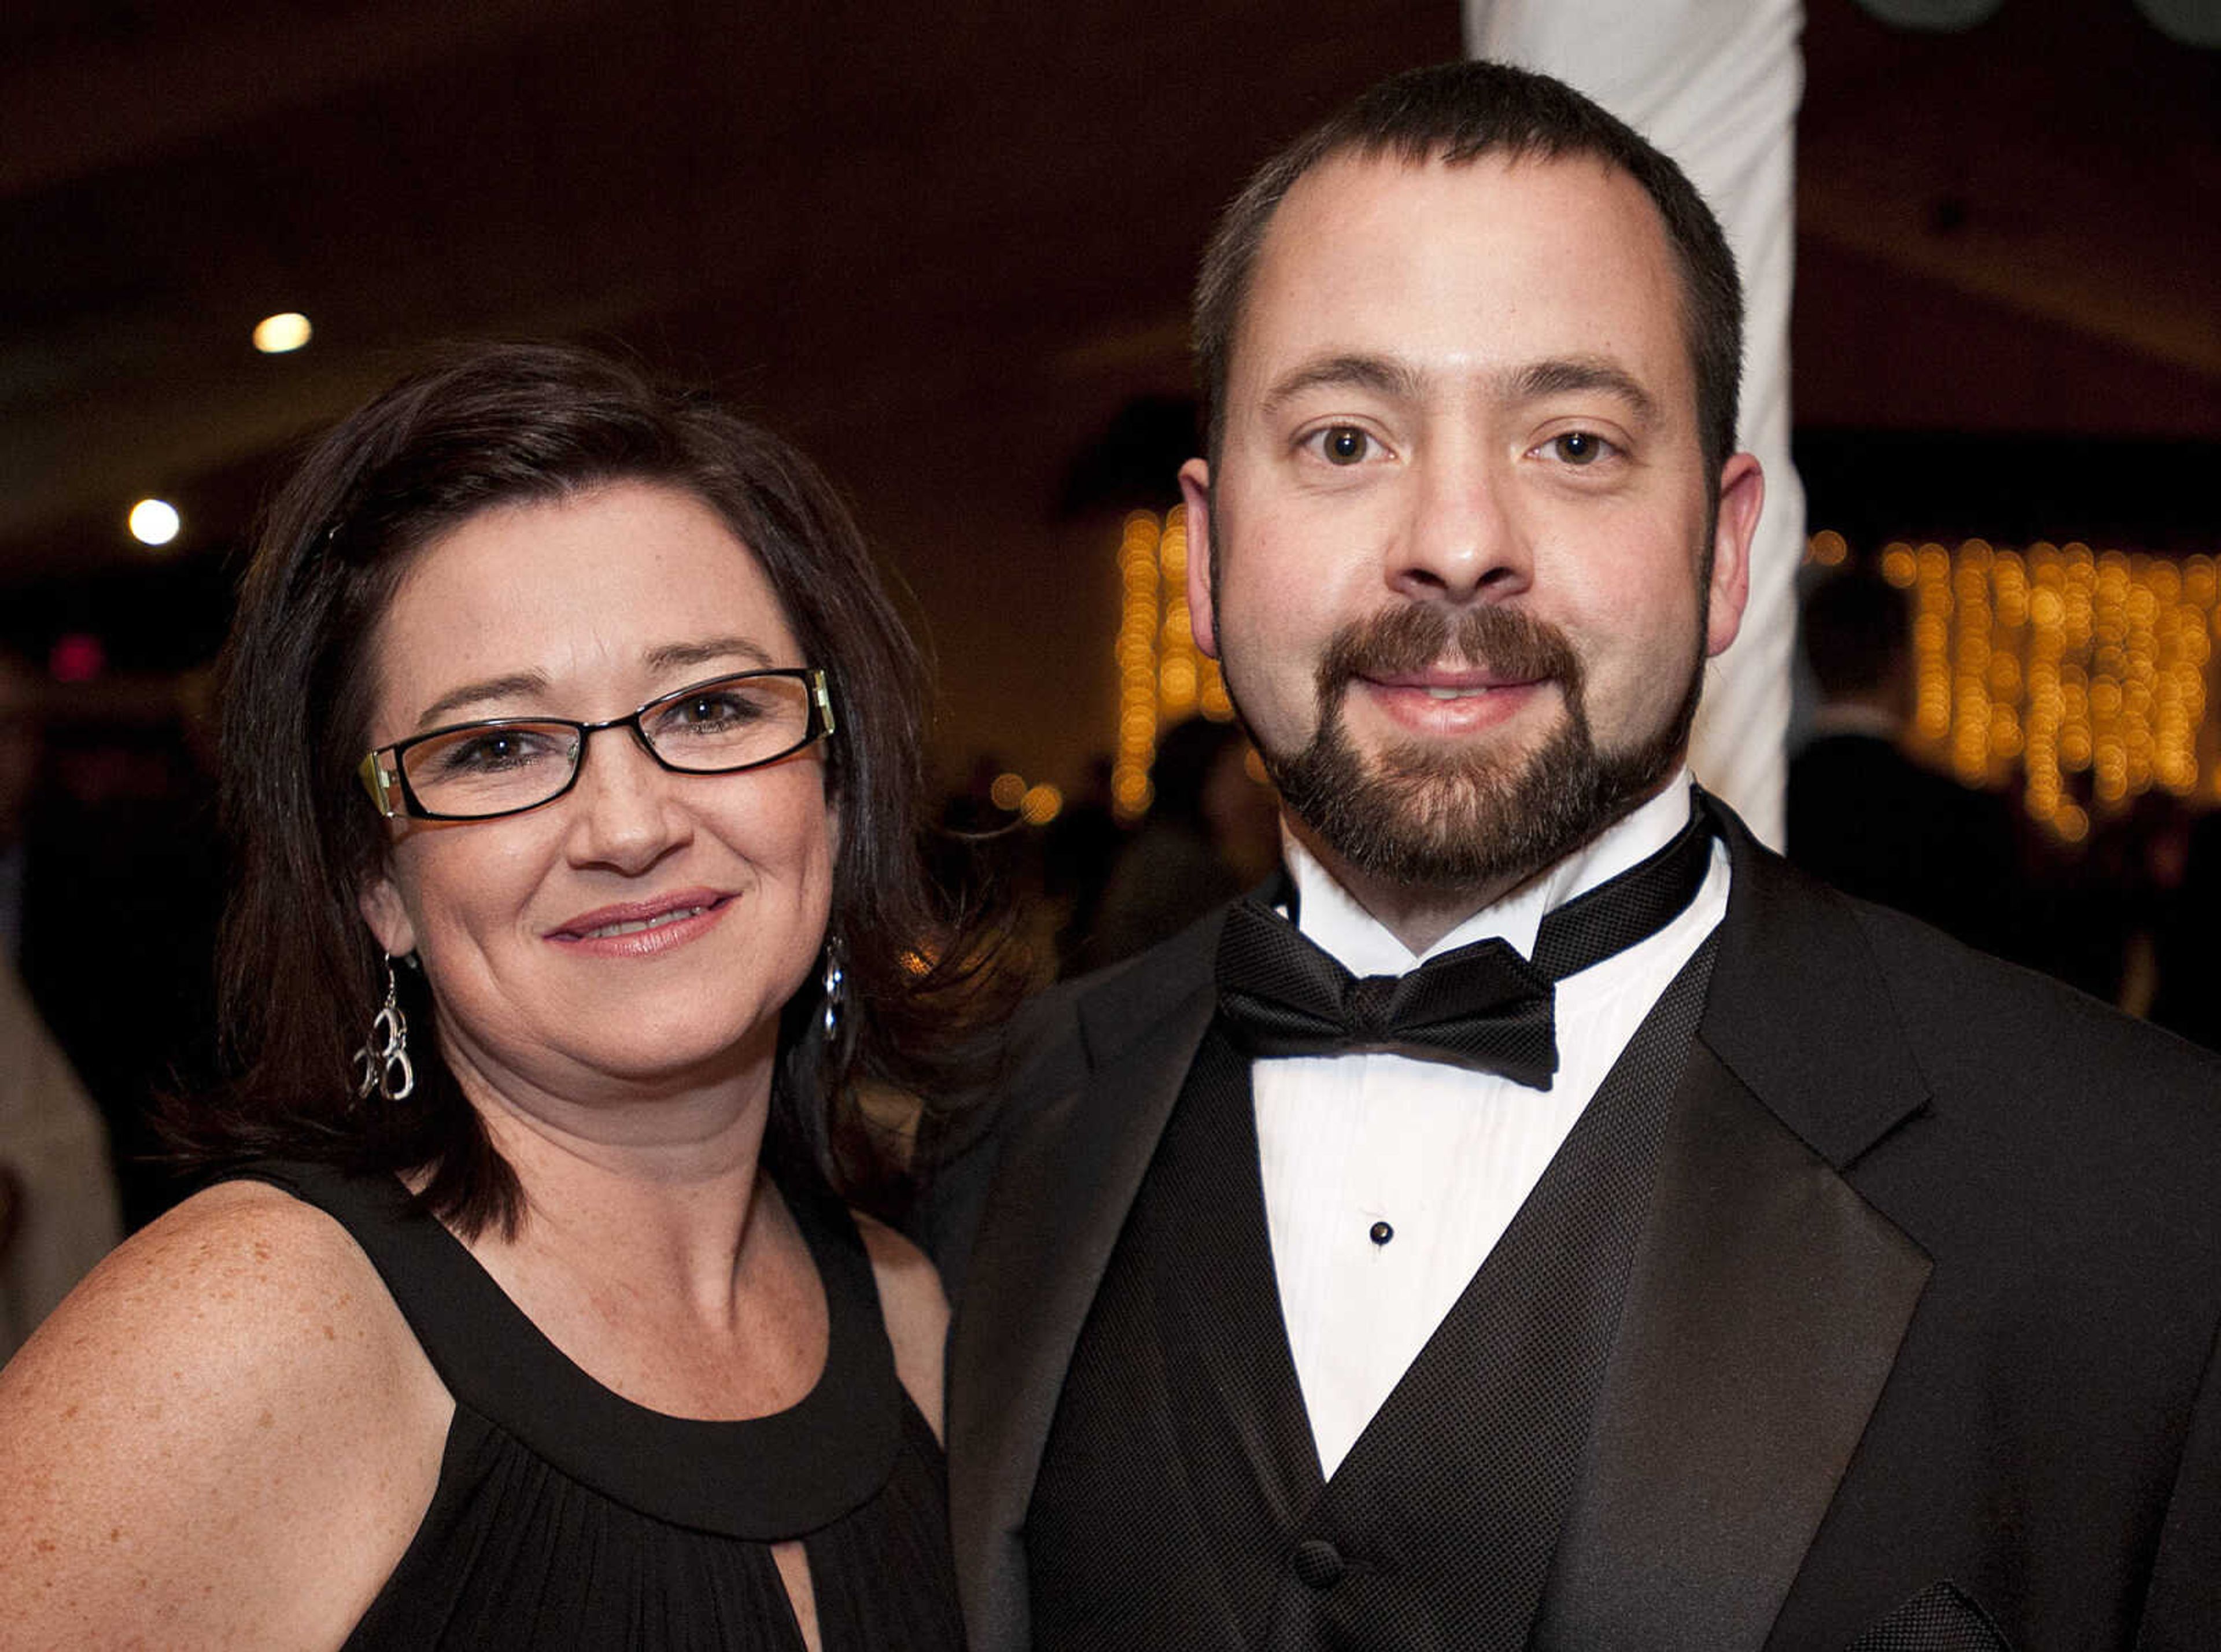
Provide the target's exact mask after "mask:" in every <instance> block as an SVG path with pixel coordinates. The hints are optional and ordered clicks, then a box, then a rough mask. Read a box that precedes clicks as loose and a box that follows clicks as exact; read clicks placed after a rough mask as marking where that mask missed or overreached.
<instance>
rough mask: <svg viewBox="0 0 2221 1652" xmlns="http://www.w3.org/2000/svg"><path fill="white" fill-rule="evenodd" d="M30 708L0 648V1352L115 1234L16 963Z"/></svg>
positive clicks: (101, 1159) (86, 1130)
mask: <svg viewBox="0 0 2221 1652" xmlns="http://www.w3.org/2000/svg"><path fill="white" fill-rule="evenodd" d="M40 716H41V704H40V695H39V679H38V676H37V673H34V671H33V670H32V669H31V666H30V664H29V662H28V660H23V659H22V658H20V657H19V656H17V655H16V654H13V653H11V652H9V651H6V650H4V649H0V1361H4V1360H6V1359H7V1358H8V1357H9V1355H12V1354H14V1353H15V1351H16V1349H17V1348H19V1347H20V1346H22V1342H23V1340H24V1338H26V1337H27V1336H29V1335H30V1334H31V1332H32V1331H33V1330H35V1329H36V1328H37V1326H38V1324H39V1323H40V1321H41V1320H42V1319H44V1318H45V1317H47V1314H48V1313H49V1312H50V1311H53V1306H54V1305H55V1304H56V1303H58V1302H59V1301H60V1300H61V1299H62V1298H63V1297H64V1296H66V1294H67V1293H68V1292H69V1289H70V1287H71V1286H73V1285H75V1284H76V1283H77V1282H78V1280H80V1279H82V1278H83V1277H84V1275H85V1273H87V1272H88V1271H89V1270H90V1269H91V1267H92V1265H93V1264H94V1263H95V1262H97V1261H99V1260H100V1259H101V1258H102V1257H103V1255H107V1253H108V1251H109V1248H110V1247H112V1246H113V1245H114V1244H115V1243H116V1240H117V1239H119V1238H120V1237H122V1224H121V1222H120V1220H119V1217H118V1215H117V1211H116V1184H115V1180H114V1178H113V1177H112V1176H111V1175H110V1174H109V1162H108V1132H107V1130H106V1129H104V1128H103V1125H102V1123H101V1118H100V1113H99V1111H98V1109H97V1108H96V1107H95V1106H94V1105H93V1103H92V1098H91V1097H90V1096H88V1095H87V1094H86V1093H85V1091H84V1086H83V1085H82V1084H80V1083H78V1076H77V1073H76V1072H75V1071H74V1070H73V1069H72V1067H71V1066H70V1064H69V1061H68V1060H67V1058H66V1057H65V1056H64V1055H63V1054H62V1052H61V1050H60V1048H59V1046H58V1045H57V1044H56V1043H55V1042H54V1041H53V1037H52V1036H51V1035H50V1034H49V1033H48V1032H47V1027H46V1023H44V1022H42V1021H41V1019H40V1018H39V1014H38V1011H37V1010H36V1009H34V1007H33V1005H32V1004H31V1000H30V998H29V996H28V994H27V993H26V992H24V990H23V984H22V979H21V977H20V976H19V975H18V974H17V973H16V966H17V961H18V960H19V958H20V957H21V953H22V915H23V892H24V886H25V884H26V881H27V879H28V875H29V872H30V866H29V854H28V848H27V846H26V843H25V825H26V822H27V820H28V815H29V811H30V804H31V793H32V789H33V787H34V785H36V784H37V780H38V775H39V752H40V744H41V742H40Z"/></svg>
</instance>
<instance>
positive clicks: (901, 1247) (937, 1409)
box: [855, 1211, 948, 1435]
mask: <svg viewBox="0 0 2221 1652" xmlns="http://www.w3.org/2000/svg"><path fill="white" fill-rule="evenodd" d="M855 1214H856V1229H857V1231H858V1232H860V1233H861V1234H862V1235H863V1236H864V1249H865V1251H866V1253H867V1255H869V1256H870V1257H871V1259H872V1273H873V1277H874V1278H875V1279H876V1280H878V1281H879V1312H880V1314H881V1315H882V1317H885V1320H886V1322H887V1340H888V1341H889V1342H892V1343H893V1344H894V1350H895V1372H896V1374H897V1375H898V1376H899V1377H901V1379H902V1384H903V1386H904V1387H905V1388H907V1389H909V1390H910V1398H911V1399H914V1400H916V1401H917V1408H918V1410H920V1411H923V1412H924V1413H925V1420H926V1421H927V1422H929V1423H930V1424H933V1431H934V1433H935V1434H936V1435H938V1434H939V1433H940V1432H941V1361H942V1348H943V1345H944V1344H945V1343H946V1342H948V1298H947V1297H946V1296H945V1295H943V1294H942V1289H941V1275H940V1273H938V1272H936V1271H935V1268H934V1266H933V1263H932V1262H931V1261H929V1260H928V1258H927V1256H926V1254H925V1253H924V1252H923V1251H922V1250H920V1249H919V1248H917V1246H916V1245H914V1244H912V1243H911V1242H910V1241H909V1240H907V1239H905V1238H904V1237H903V1236H902V1235H900V1234H898V1233H897V1232H896V1231H895V1230H893V1229H892V1228H891V1227H889V1226H888V1225H887V1224H886V1223H884V1222H881V1221H879V1219H878V1218H877V1217H871V1216H867V1215H866V1214H864V1212H862V1211H857V1212H856V1213H855Z"/></svg>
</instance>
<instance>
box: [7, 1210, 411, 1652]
mask: <svg viewBox="0 0 2221 1652" xmlns="http://www.w3.org/2000/svg"><path fill="white" fill-rule="evenodd" d="M453 1411H454V1406H453V1403H452V1401H451V1400H450V1399H448V1396H447V1392H446V1391H445V1390H444V1389H443V1388H442V1387H441V1384H440V1382H439V1380H438V1378H437V1376H436V1375H435V1374H434V1373H433V1371H432V1368H431V1367H430V1364H429V1362H428V1361H426V1360H425V1358H424V1355H423V1353H422V1350H421V1349H418V1348H417V1346H416V1340H415V1338H414V1337H413V1336H410V1332H409V1329H408V1326H407V1324H406V1323H405V1322H404V1320H403V1319H402V1317H401V1314H400V1311H399V1310H398V1309H397V1308H396V1307H395V1305H394V1304H393V1300H392V1298H391V1297H390V1296H389V1295H388V1294H387V1292H386V1291H385V1286H384V1285H383V1284H382V1283H381V1282H380V1281H379V1277H378V1274H377V1272H376V1270H375V1269H374V1268H372V1266H371V1264H370V1261H369V1260H368V1259H367V1258H366V1256H364V1255H363V1254H362V1252H361V1251H360V1249H358V1248H356V1246H355V1244H354V1242H353V1240H352V1239H350V1238H349V1237H348V1236H347V1234H346V1232H345V1231H344V1230H342V1229H341V1227H340V1226H339V1225H338V1224H337V1223H335V1222H334V1221H332V1220H331V1218H330V1217H327V1216H325V1215H324V1214H323V1213H322V1212H321V1211H316V1210H314V1209H312V1208H311V1207H310V1206H309V1205H303V1204H302V1203H300V1202H299V1201H297V1200H296V1199H294V1198H291V1196H290V1195H288V1194H285V1193H284V1192H279V1191H278V1190H277V1189H276V1188H273V1187H268V1186H261V1185H260V1184H253V1183H243V1182H242V1183H230V1184H226V1185H224V1186H218V1187H215V1188H211V1189H210V1190H209V1191H207V1192H203V1193H201V1194H198V1195H196V1196H195V1197H194V1198H191V1199H189V1200H187V1201H186V1202H185V1204H184V1205H180V1206H178V1208H177V1209H176V1210H174V1211H171V1212H170V1213H169V1214H167V1215H166V1216H165V1217H162V1218H161V1219H160V1221H158V1222H156V1223H153V1225H152V1226H151V1227H149V1228H147V1230H146V1231H144V1232H143V1233H141V1234H139V1235H138V1236H135V1237H134V1238H133V1239H131V1240H130V1241H129V1242H127V1243H126V1244H124V1245H123V1246H122V1248H119V1249H118V1250H117V1251H116V1253H115V1254H114V1255H110V1256H109V1258H108V1259H107V1261H103V1263H102V1264H101V1265H100V1266H99V1267H97V1268H96V1269H95V1270H94V1271H93V1273H91V1276H90V1277H88V1278H87V1279H86V1280H84V1283H83V1284H81V1285H80V1286H78V1288H77V1290H76V1291H75V1292H72V1294H71V1295H70V1297H69V1298H68V1299H67V1300H66V1301H65V1302H64V1303H63V1304H62V1305H61V1306H60V1307H59V1308H58V1309H57V1310H56V1311H54V1313H53V1317H51V1318H49V1319H48V1320H47V1323H45V1324H44V1325H43V1326H41V1328H40V1330H39V1331H38V1333H37V1334H36V1335H35V1336H33V1337H32V1339H31V1340H30V1341H29V1342H28V1343H26V1344H25V1345H24V1347H23V1349H22V1351H21V1352H20V1353H19V1354H18V1355H17V1356H16V1359H15V1360H14V1361H11V1362H10V1363H9V1366H8V1367H7V1368H6V1370H5V1371H4V1372H0V1486H4V1487H6V1488H7V1490H6V1492H5V1494H4V1497H0V1649H14V1648H17V1647H22V1648H29V1647H38V1648H41V1649H44V1648H55V1647H75V1646H86V1647H91V1646H121V1645H127V1644H130V1645H139V1644H144V1645H216V1644H222V1645H227V1646H247V1647H253V1646H272V1647H275V1646H289V1647H312V1646H336V1645H338V1644H339V1643H341V1641H342V1640H344V1639H345V1637H346V1636H347V1631H348V1630H350V1629H352V1627H353V1624H354V1622H355V1620H356V1619H357V1618H359V1617H360V1615H361V1613H362V1612H363V1611H364V1610H365V1609H366V1607H367V1606H368V1605H369V1604H370V1602H371V1600H372V1599H373V1598H374V1597H375V1595H376V1593H377V1592H378V1588H379V1585H380V1584H382V1583H383V1582H384V1581H385V1578H386V1576H387V1574H389V1573H390V1572H391V1570H392V1568H393V1566H394V1564H395V1563H396V1562H397V1561H398V1560H399V1559H400V1557H401V1555H402V1553H403V1551H404V1549H406V1548H407V1546H408V1543H409V1540H410V1537H411V1536H413V1535H414V1534H415V1531H416V1527H417V1525H418V1524H419V1523H420V1522H421V1520H422V1517H423V1513H424V1510H425V1508H426V1507H427V1505H429V1502H430V1500H431V1495H432V1491H433V1488H434V1486H435V1484H436V1483H437V1480H438V1475H439V1465H440V1457H441V1450H442V1448H443V1446H444V1444H445V1441H446V1436H447V1426H448V1422H449V1419H450V1418H451V1417H452V1415H453Z"/></svg>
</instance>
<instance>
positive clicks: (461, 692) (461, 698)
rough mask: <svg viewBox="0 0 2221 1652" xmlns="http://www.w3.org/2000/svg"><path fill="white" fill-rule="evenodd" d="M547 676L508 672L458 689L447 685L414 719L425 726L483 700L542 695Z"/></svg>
mask: <svg viewBox="0 0 2221 1652" xmlns="http://www.w3.org/2000/svg"><path fill="white" fill-rule="evenodd" d="M546 692H547V678H546V677H545V676H544V675H542V674H541V673H539V672H536V671H518V672H511V673H510V674H509V675H507V676H506V677H489V678H486V679H485V680H484V681H482V682H476V683H465V684H464V685H462V686H461V687H460V688H451V689H449V690H448V691H447V692H446V693H444V694H442V695H441V696H440V698H438V699H436V700H435V701H433V702H432V703H431V704H429V705H428V706H426V707H425V708H424V710H423V712H422V715H421V716H418V717H417V719H416V726H417V728H418V729H429V728H432V727H434V726H435V725H436V724H438V723H443V722H445V721H446V720H447V718H449V717H451V716H454V714H455V713H456V712H457V711H460V710H462V709H463V708H464V707H465V706H470V705H477V704H481V703H483V702H485V701H487V700H505V699H515V698H517V697H518V696H519V695H525V694H544V693H546Z"/></svg>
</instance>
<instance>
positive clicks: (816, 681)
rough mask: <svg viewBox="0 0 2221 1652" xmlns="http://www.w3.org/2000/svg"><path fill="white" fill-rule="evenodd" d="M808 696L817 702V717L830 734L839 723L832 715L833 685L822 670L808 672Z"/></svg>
mask: <svg viewBox="0 0 2221 1652" xmlns="http://www.w3.org/2000/svg"><path fill="white" fill-rule="evenodd" d="M810 698H812V699H814V700H816V702H817V716H818V719H819V721H820V722H822V723H823V724H824V726H825V732H826V733H827V734H831V733H832V732H833V730H834V729H835V728H836V727H838V726H839V725H838V724H837V723H835V721H834V717H833V685H832V684H831V683H830V682H829V681H828V680H827V679H826V676H825V673H823V672H822V671H812V672H811V673H810Z"/></svg>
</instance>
